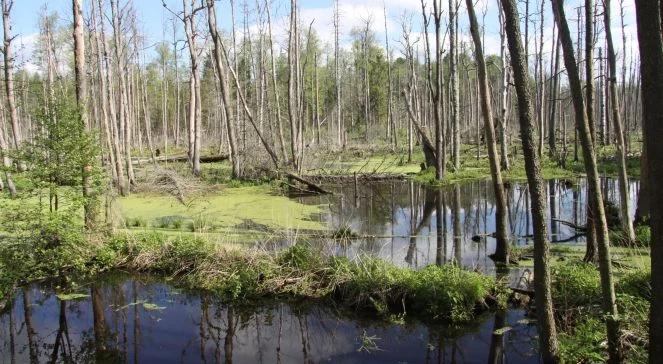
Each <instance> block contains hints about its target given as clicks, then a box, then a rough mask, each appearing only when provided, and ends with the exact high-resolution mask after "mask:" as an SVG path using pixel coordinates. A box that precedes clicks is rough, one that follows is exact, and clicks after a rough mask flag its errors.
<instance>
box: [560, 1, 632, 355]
mask: <svg viewBox="0 0 663 364" xmlns="http://www.w3.org/2000/svg"><path fill="white" fill-rule="evenodd" d="M552 3H553V12H554V15H555V21H556V22H557V27H558V28H559V36H560V40H561V42H562V49H563V50H564V65H565V67H566V72H567V75H568V79H569V86H570V90H571V97H572V100H573V109H574V112H575V119H576V127H577V128H578V134H579V137H580V142H581V145H582V149H583V153H582V154H583V159H584V164H585V169H586V171H587V184H588V186H587V193H588V194H589V195H593V196H595V198H594V199H593V201H592V202H593V203H594V205H593V206H592V210H593V211H592V212H593V216H594V217H595V222H596V241H597V244H598V248H599V249H598V250H599V272H600V275H601V288H602V291H603V308H604V310H605V314H606V325H607V332H608V353H609V356H610V361H611V362H614V363H617V362H620V361H621V358H622V356H621V349H620V342H619V336H620V333H619V312H618V310H617V303H616V299H615V289H614V284H613V281H612V279H613V277H612V263H611V261H610V238H609V235H608V224H607V223H606V218H605V211H604V207H603V198H602V197H601V185H600V180H599V174H598V170H597V167H596V155H595V154H594V144H593V142H592V137H591V131H590V130H589V124H588V123H587V117H586V109H585V106H584V104H583V97H582V87H581V85H580V76H579V72H578V66H577V64H576V61H575V56H574V53H573V52H574V51H573V41H572V40H571V34H570V31H569V26H568V24H567V22H566V16H565V14H564V4H563V1H561V0H553V1H552Z"/></svg>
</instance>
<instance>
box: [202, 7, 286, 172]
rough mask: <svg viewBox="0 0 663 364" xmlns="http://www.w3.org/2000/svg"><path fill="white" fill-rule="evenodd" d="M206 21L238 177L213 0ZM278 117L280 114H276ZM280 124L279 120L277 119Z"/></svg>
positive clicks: (233, 130) (231, 122)
mask: <svg viewBox="0 0 663 364" xmlns="http://www.w3.org/2000/svg"><path fill="white" fill-rule="evenodd" d="M207 21H208V25H209V31H210V34H211V35H212V41H213V43H214V49H213V50H212V55H213V56H214V67H215V68H216V75H217V77H218V80H217V81H218V83H219V88H220V90H221V100H220V101H221V104H222V105H223V109H224V112H225V114H226V132H227V133H228V144H229V145H230V161H231V164H232V176H233V178H238V177H240V174H241V170H240V164H239V153H238V150H237V136H236V132H235V125H236V124H235V121H234V118H233V107H232V104H231V101H232V100H231V97H230V90H229V89H228V82H227V80H226V77H225V74H226V70H225V68H224V65H223V59H222V56H221V52H223V50H222V49H221V40H220V35H219V31H218V28H217V25H216V9H215V7H214V0H207ZM277 110H278V97H277ZM277 114H278V113H277ZM277 117H279V118H280V115H277ZM279 126H280V121H279Z"/></svg>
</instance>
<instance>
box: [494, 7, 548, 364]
mask: <svg viewBox="0 0 663 364" xmlns="http://www.w3.org/2000/svg"><path fill="white" fill-rule="evenodd" d="M500 2H501V4H502V9H503V10H504V18H505V24H506V25H505V28H506V34H507V39H508V42H509V53H510V58H511V69H512V70H513V78H514V83H515V88H516V95H517V96H518V114H519V118H518V119H519V122H520V135H521V139H522V140H521V141H522V146H523V154H524V155H525V171H526V173H527V182H528V185H529V192H530V196H531V198H532V208H531V211H532V220H533V223H534V287H535V288H534V292H535V299H536V306H537V316H538V321H539V330H540V331H539V350H540V352H541V356H542V358H543V361H544V362H545V363H556V362H559V344H558V342H557V329H556V327H555V319H554V316H553V305H552V294H551V290H550V266H549V260H550V251H549V250H550V248H549V246H548V242H547V241H546V239H547V236H548V233H547V231H546V230H547V229H546V216H545V211H546V208H545V206H546V202H545V196H544V193H545V192H544V189H543V180H542V179H541V164H540V162H539V158H538V155H537V151H536V144H535V141H534V126H533V125H532V112H531V96H530V91H529V85H528V81H529V76H528V72H527V64H526V58H525V56H524V53H523V47H522V44H521V38H520V25H519V21H520V18H519V17H518V8H517V5H516V2H515V0H500Z"/></svg>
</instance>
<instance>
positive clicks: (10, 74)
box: [1, 0, 25, 170]
mask: <svg viewBox="0 0 663 364" xmlns="http://www.w3.org/2000/svg"><path fill="white" fill-rule="evenodd" d="M1 5H2V25H3V29H4V34H3V36H4V44H3V47H2V55H3V56H4V62H5V64H4V70H5V96H6V101H7V107H8V108H9V121H10V125H11V129H12V137H13V138H12V139H13V142H14V149H18V148H19V147H20V146H21V140H22V135H21V124H20V121H19V119H18V111H17V110H16V96H15V94H14V52H13V49H12V42H13V40H14V38H15V37H13V36H12V35H11V11H12V8H13V7H14V1H13V0H2V2H1ZM19 170H25V163H24V162H21V161H20V162H19Z"/></svg>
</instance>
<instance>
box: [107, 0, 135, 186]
mask: <svg viewBox="0 0 663 364" xmlns="http://www.w3.org/2000/svg"><path fill="white" fill-rule="evenodd" d="M117 1H118V0H111V12H112V15H113V17H112V18H113V35H114V37H115V58H116V59H117V61H116V62H117V74H118V79H119V80H118V81H119V89H120V104H119V105H120V110H119V116H120V130H121V131H122V133H123V135H124V139H123V142H124V159H125V164H126V168H127V177H128V178H129V188H131V186H132V185H133V184H134V183H135V177H134V169H133V163H131V126H132V125H131V119H130V118H129V99H128V96H127V79H126V66H127V63H128V58H127V55H126V48H125V45H124V40H123V37H122V29H121V27H122V25H121V24H120V13H119V9H118V5H117Z"/></svg>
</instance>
